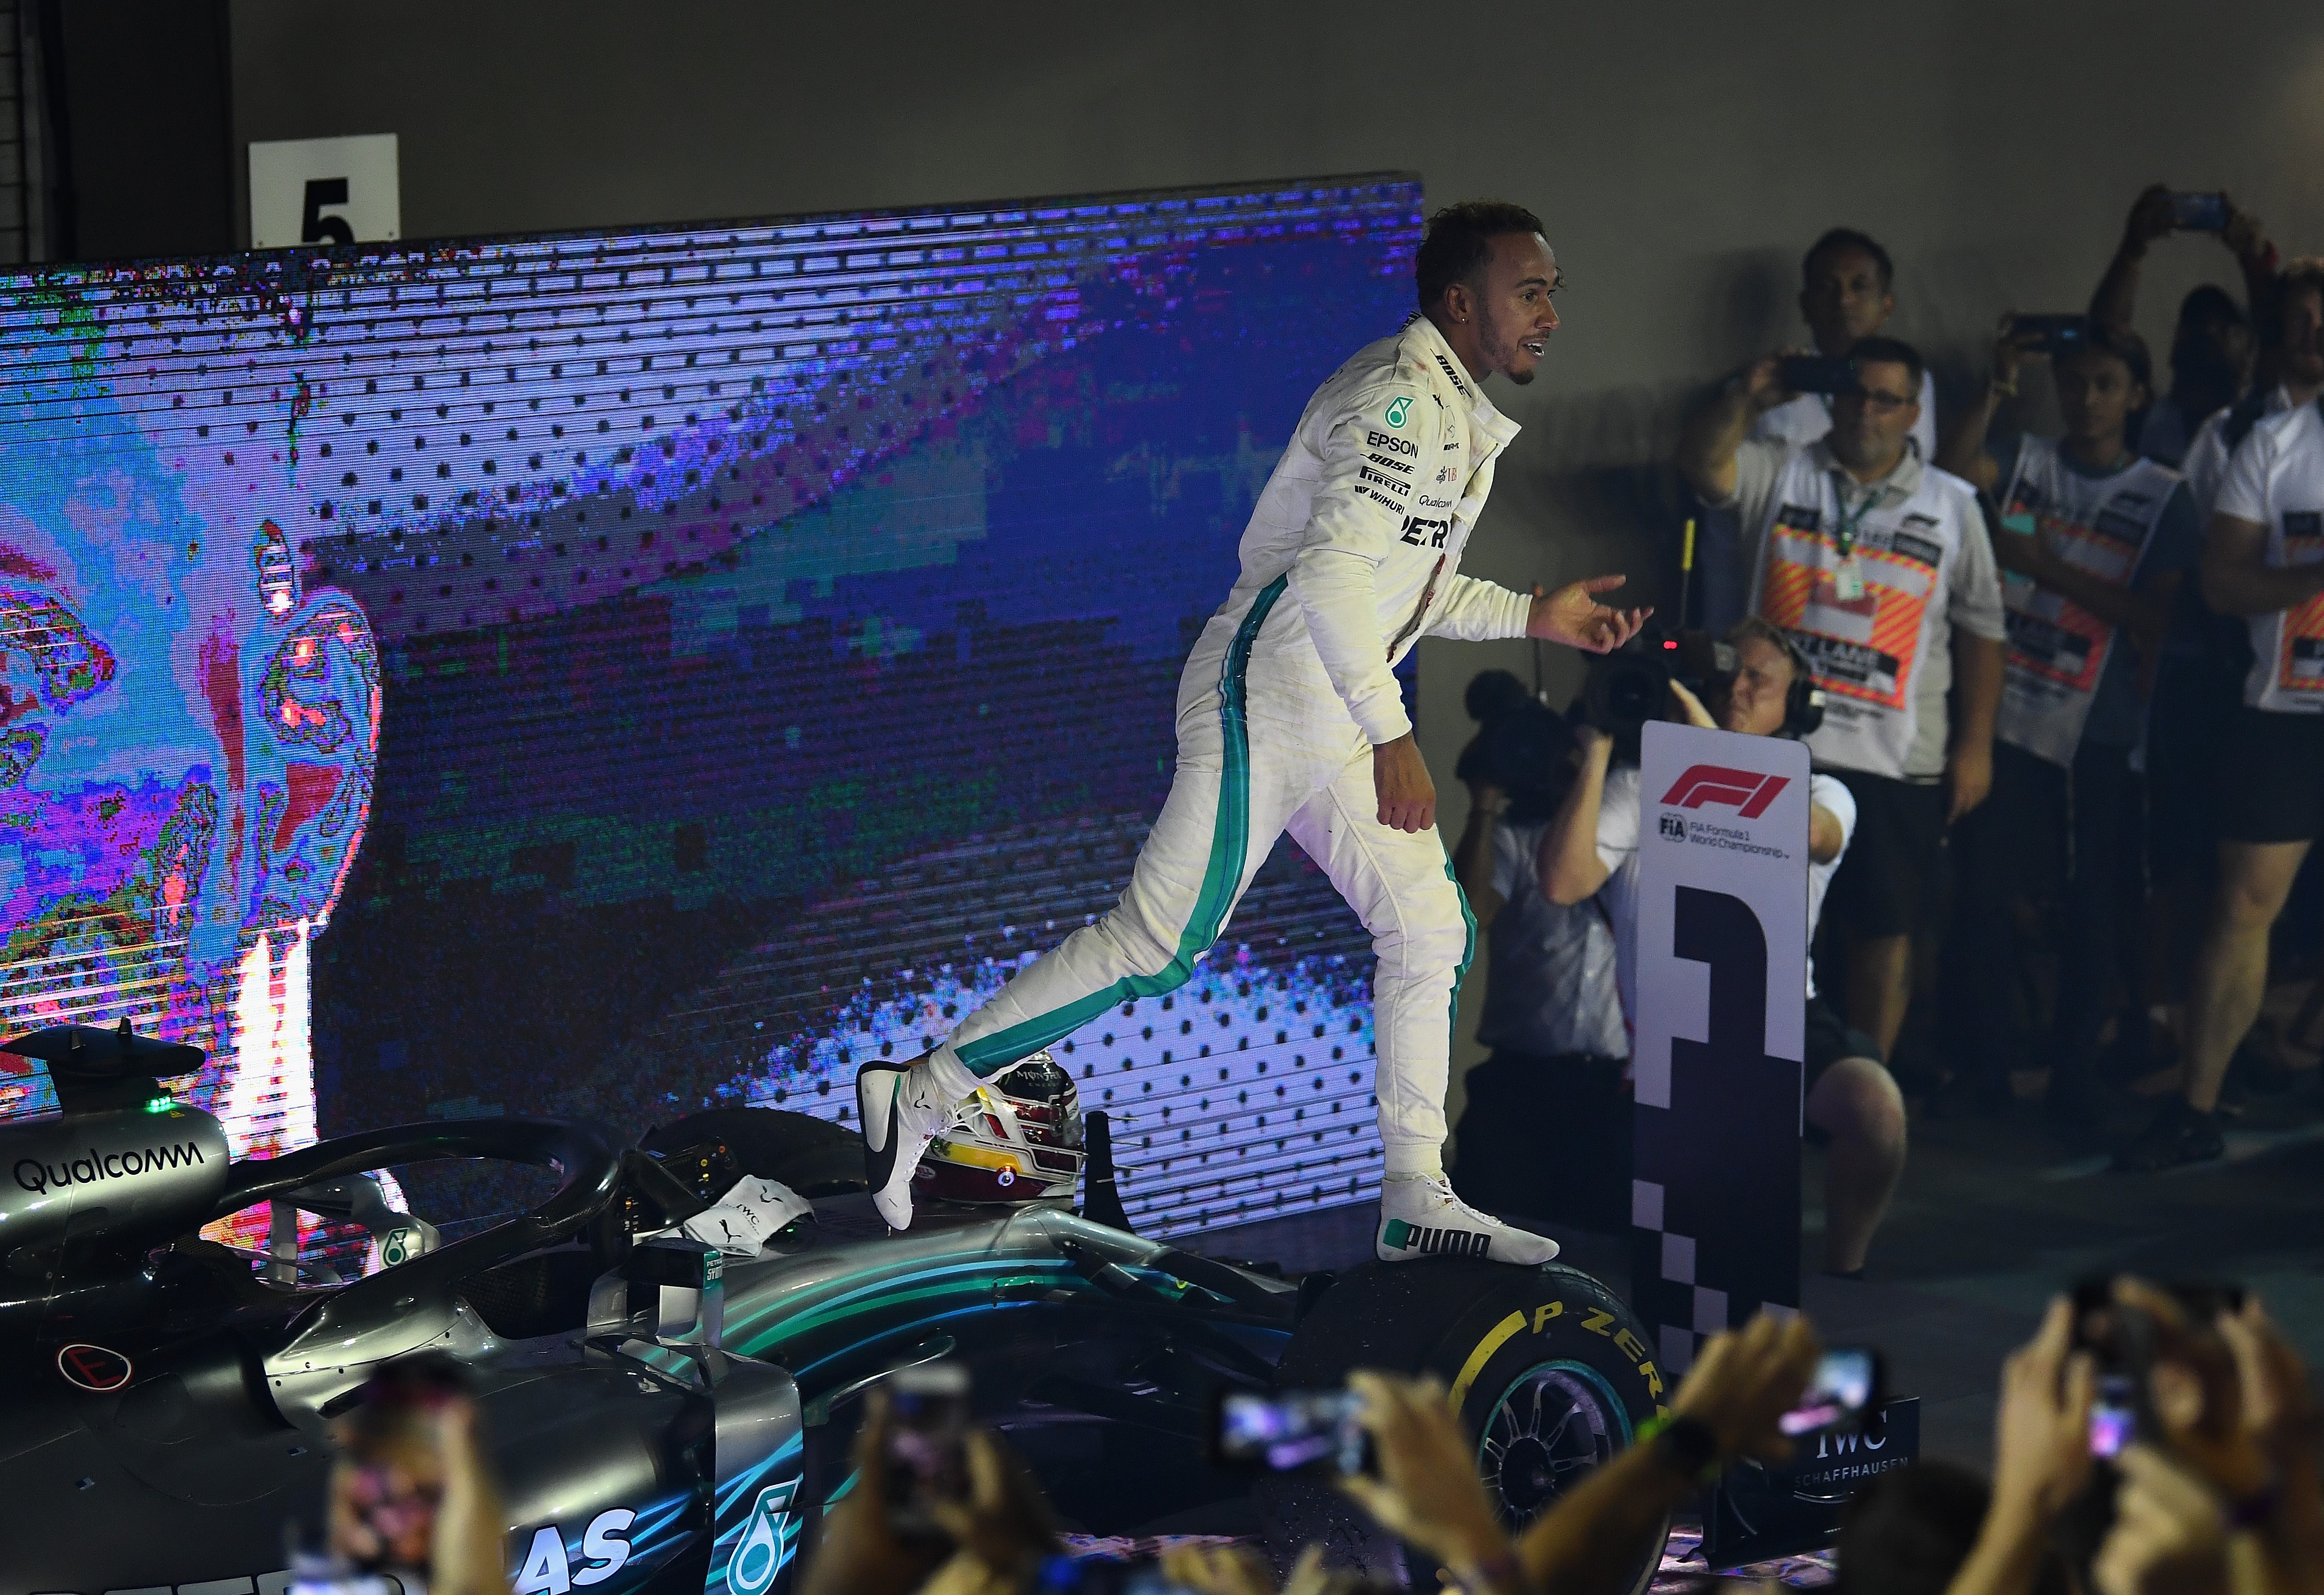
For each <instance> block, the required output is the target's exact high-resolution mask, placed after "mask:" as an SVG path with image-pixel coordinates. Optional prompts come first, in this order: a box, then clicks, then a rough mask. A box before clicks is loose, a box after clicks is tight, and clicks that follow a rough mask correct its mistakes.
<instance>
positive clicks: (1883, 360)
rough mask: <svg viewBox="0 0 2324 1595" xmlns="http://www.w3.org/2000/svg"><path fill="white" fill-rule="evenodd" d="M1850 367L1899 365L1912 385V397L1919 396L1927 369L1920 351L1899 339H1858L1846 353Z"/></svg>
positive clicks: (1916, 397)
mask: <svg viewBox="0 0 2324 1595" xmlns="http://www.w3.org/2000/svg"><path fill="white" fill-rule="evenodd" d="M1848 363H1849V364H1850V365H1857V366H1863V365H1870V364H1876V363H1877V364H1881V365H1901V366H1903V367H1904V377H1905V380H1906V381H1907V382H1909V383H1911V384H1912V387H1913V397H1914V398H1915V399H1918V398H1919V397H1920V396H1921V373H1923V371H1926V370H1927V369H1928V367H1927V366H1926V365H1925V364H1923V362H1922V360H1921V351H1920V350H1918V349H1916V348H1914V346H1912V345H1910V344H1908V343H1906V342H1905V341H1904V339H1903V338H1900V337H1860V338H1858V339H1857V340H1856V346H1855V347H1854V348H1852V349H1850V350H1849V352H1848Z"/></svg>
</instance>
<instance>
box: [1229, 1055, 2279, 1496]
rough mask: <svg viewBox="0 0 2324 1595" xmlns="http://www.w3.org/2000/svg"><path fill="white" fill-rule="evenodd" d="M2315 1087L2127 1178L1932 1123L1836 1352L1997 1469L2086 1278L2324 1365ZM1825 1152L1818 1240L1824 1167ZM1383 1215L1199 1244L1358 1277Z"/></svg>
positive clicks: (1812, 1163) (2028, 1138) (1581, 1236)
mask: <svg viewBox="0 0 2324 1595" xmlns="http://www.w3.org/2000/svg"><path fill="white" fill-rule="evenodd" d="M2311 1056H2312V1055H2311ZM2297 1061H2301V1062H2305V1061H2306V1060H2305V1059H2300V1060H2297ZM2296 1079H2297V1081H2298V1084H2297V1085H2296V1086H2295V1088H2294V1089H2293V1090H2292V1092H2291V1093H2288V1094H2285V1095H2282V1096H2273V1097H2266V1096H2262V1097H2255V1098H2253V1099H2252V1101H2251V1102H2250V1105H2249V1106H2248V1108H2247V1109H2246V1111H2245V1112H2244V1114H2243V1115H2242V1117H2241V1118H2240V1119H2238V1120H2235V1121H2233V1122H2232V1124H2231V1127H2230V1128H2229V1129H2228V1133H2227V1142H2228V1149H2227V1158H2226V1160H2225V1161H2223V1162H2221V1163H2216V1164H2210V1165H2207V1166H2199V1167H2195V1168H2190V1169H2184V1170H2180V1171H2178V1172H2175V1173H2172V1174H2169V1175H2163V1176H2123V1175H2115V1174H2111V1173H2108V1172H2107V1171H2106V1157H2105V1155H2104V1153H2103V1152H2102V1151H2098V1150H2095V1149H2093V1148H2089V1147H2084V1148H2076V1147H2073V1146H2070V1145H2068V1144H2065V1143H2063V1142H2061V1140H2060V1139H2057V1138H2056V1137H2054V1136H2052V1135H2051V1134H2049V1133H2048V1132H2047V1131H2045V1130H2044V1129H2042V1128H2041V1127H2040V1126H2039V1125H2038V1124H2037V1122H2036V1121H2035V1120H2034V1117H2033V1113H2032V1111H2031V1110H2030V1109H2027V1108H2024V1107H2022V1106H2021V1108H2020V1110H2019V1111H2016V1112H2015V1113H2013V1114H2012V1115H2011V1116H2010V1117H2009V1118H2008V1119H2006V1120H2004V1121H2002V1122H1999V1123H1990V1122H1986V1121H1983V1120H1950V1119H1948V1120H1928V1119H1926V1118H1924V1117H1919V1116H1916V1118H1915V1120H1914V1125H1913V1131H1912V1134H1913V1147H1912V1153H1911V1158H1910V1161H1909V1163H1908V1164H1907V1166H1906V1169H1905V1174H1904V1185H1903V1187H1902V1189H1901V1190H1900V1191H1899V1193H1898V1195H1897V1200H1896V1204H1895V1209H1894V1210H1893V1212H1892V1213H1891V1215H1890V1217H1889V1221H1888V1222H1887V1225H1886V1228H1885V1229H1884V1230H1883V1231H1882V1233H1881V1236H1880V1238H1879V1240H1878V1241H1877V1243H1876V1245H1875V1247H1874V1250H1873V1254H1872V1260H1871V1266H1870V1268H1869V1269H1868V1270H1867V1277H1866V1278H1864V1279H1863V1280H1860V1281H1849V1280H1839V1279H1831V1278H1827V1277H1823V1276H1821V1275H1811V1276H1810V1277H1808V1278H1807V1279H1806V1281H1805V1282H1804V1291H1803V1303H1802V1305H1803V1307H1804V1308H1805V1309H1806V1311H1807V1313H1808V1314H1809V1315H1810V1316H1811V1317H1812V1319H1813V1320H1814V1321H1815V1323H1816V1325H1817V1327H1818V1328H1819V1329H1820V1330H1821V1332H1822V1333H1823V1336H1824V1339H1825V1341H1826V1342H1827V1343H1840V1342H1869V1343H1871V1344H1873V1345H1877V1346H1879V1347H1880V1348H1882V1349H1883V1350H1884V1351H1886V1353H1887V1356H1888V1362H1889V1369H1890V1377H1891V1381H1892V1384H1893V1385H1894V1387H1895V1390H1896V1392H1897V1393H1898V1394H1900V1395H1917V1396H1919V1397H1921V1399H1922V1404H1923V1405H1922V1420H1921V1421H1922V1452H1923V1455H1928V1456H1942V1457H1950V1458H1953V1459H1955V1460H1958V1461H1963V1462H1967V1463H1969V1464H1971V1465H1973V1466H1976V1467H1978V1468H1980V1469H1982V1468H1984V1467H1985V1466H1986V1465H1987V1461H1988V1460H1989V1458H1990V1454H1991V1435H1992V1429H1993V1413H1994V1399H1995V1392H1996V1389H1997V1384H1998V1380H1999V1375H2000V1368H2001V1362H2002V1359H2003V1358H2004V1357H2005V1356H2006V1354H2007V1353H2008V1352H2009V1351H2010V1350H2011V1349H2012V1348H2013V1347H2015V1346H2016V1345H2018V1344H2019V1343H2020V1342H2022V1341H2024V1339H2025V1338H2026V1337H2027V1336H2028V1335H2029V1334H2030V1333H2031V1332H2033V1327H2034V1324H2035V1323H2036V1322H2037V1321H2038V1320H2039V1318H2040V1316H2041V1314H2042V1310H2043V1305H2044V1304H2045V1303H2046V1302H2047V1301H2048V1299H2049V1297H2050V1296H2051V1295H2052V1294H2053V1293H2055V1292H2057V1291H2059V1290H2061V1289H2063V1288H2065V1287H2067V1286H2070V1285H2071V1284H2072V1283H2073V1282H2074V1281H2075V1280H2076V1279H2079V1278H2080V1277H2084V1276H2086V1275H2090V1274H2097V1273H2106V1272H2112V1271H2116V1270H2122V1269H2130V1270H2135V1271H2137V1272H2140V1273H2143V1274H2145V1275H2148V1276H2150V1277H2154V1278H2158V1279H2203V1280H2232V1281H2236V1282H2240V1283H2241V1284H2243V1285H2245V1286H2248V1287H2250V1288H2252V1289H2254V1290H2255V1291H2257V1292H2258V1293H2259V1294H2260V1295H2261V1296H2262V1297H2263V1299H2264V1300H2265V1301H2266V1302H2267V1304H2268V1305H2269V1307H2270V1309H2271V1310H2272V1311H2273V1313H2274V1314H2275V1315H2276V1317H2277V1318H2278V1319H2279V1320H2280V1321H2281V1322H2282V1323H2284V1324H2285V1325H2286V1326H2287V1327H2288V1329H2289V1330H2290V1331H2291V1332H2292V1335H2293V1337H2294V1338H2295V1340H2296V1341H2298V1343H2299V1344H2300V1346H2301V1350H2302V1351H2303V1352H2304V1354H2305V1355H2306V1356H2307V1357H2308V1359H2309V1361H2310V1365H2311V1366H2312V1367H2318V1368H2324V1089H2319V1074H2317V1073H2316V1072H2314V1071H2313V1070H2305V1071H2302V1072H2301V1073H2300V1074H2298V1075H2297V1076H2296ZM2137 1111H2138V1110H2137V1108H2136V1107H2135V1104H2131V1103H2127V1102H2126V1103H2125V1104H2123V1105H2122V1110H2121V1117H2122V1118H2123V1119H2124V1120H2125V1121H2126V1122H2135V1121H2136V1115H2137ZM1805 1156H1806V1157H1807V1161H1808V1168H1807V1179H1806V1182H1805V1189H1806V1190H1807V1191H1808V1193H1809V1194H1810V1202H1811V1211H1810V1212H1808V1213H1807V1214H1806V1215H1805V1223H1806V1227H1807V1229H1808V1230H1809V1231H1811V1232H1816V1231H1821V1227H1822V1219H1821V1213H1820V1212H1816V1211H1814V1207H1813V1204H1814V1203H1815V1202H1816V1201H1817V1194H1818V1193H1820V1192H1821V1188H1822V1171H1821V1166H1820V1159H1819V1157H1818V1156H1817V1154H1816V1153H1814V1152H1813V1151H1812V1150H1811V1151H1809V1152H1808V1153H1807V1154H1806V1155H1805ZM1373 1222H1374V1209H1373V1208H1372V1207H1371V1206H1370V1205H1369V1204H1366V1205H1364V1206H1361V1207H1352V1208H1341V1209H1336V1210H1333V1211H1330V1212H1321V1213H1311V1214H1304V1215H1301V1216H1298V1217H1294V1218H1285V1219H1277V1220H1270V1221H1268V1222H1263V1223H1257V1224H1250V1225H1244V1226H1241V1227H1239V1228H1236V1229H1232V1230H1222V1231H1213V1232H1211V1233H1210V1234H1208V1235H1206V1236H1205V1237H1203V1240H1202V1241H1201V1242H1200V1243H1198V1246H1197V1249H1200V1250H1203V1251H1205V1252H1208V1253H1210V1254H1212V1255H1213V1256H1218V1257H1235V1258H1272V1259H1274V1260H1277V1261H1279V1262H1280V1263H1282V1264H1283V1265H1284V1267H1285V1268H1287V1269H1291V1270H1293V1271H1302V1270H1306V1269H1312V1268H1344V1267H1347V1266H1350V1265H1351V1264H1353V1263H1356V1262H1360V1261H1361V1260H1363V1259H1364V1258H1367V1257H1369V1255H1370V1249H1371V1239H1372V1227H1373ZM1552 1232H1553V1233H1555V1234H1556V1235H1557V1238H1558V1239H1559V1240H1561V1241H1562V1242H1563V1244H1564V1247H1565V1254H1564V1257H1563V1259H1562V1260H1563V1261H1566V1262H1569V1263H1572V1265H1573V1266H1575V1267H1577V1268H1582V1269H1585V1270H1587V1271H1588V1272H1590V1273H1592V1274H1595V1275H1598V1276H1599V1277H1601V1278H1603V1279H1605V1280H1606V1281H1607V1282H1608V1283H1609V1284H1610V1285H1612V1286H1614V1287H1615V1288H1616V1289H1617V1290H1618V1291H1625V1290H1626V1287H1627V1285H1628V1259H1627V1257H1626V1253H1625V1249H1626V1246H1627V1239H1626V1238H1623V1237H1615V1236H1600V1235H1591V1234H1587V1233H1581V1232H1573V1231H1552ZM1807 1250H1808V1254H1809V1256H1810V1257H1811V1258H1812V1257H1813V1256H1814V1255H1815V1247H1814V1245H1813V1244H1812V1243H1811V1244H1810V1246H1809V1247H1808V1249H1807Z"/></svg>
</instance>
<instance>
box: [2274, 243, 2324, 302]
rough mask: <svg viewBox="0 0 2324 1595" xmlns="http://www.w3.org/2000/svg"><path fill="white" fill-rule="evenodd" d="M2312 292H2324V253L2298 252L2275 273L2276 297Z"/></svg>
mask: <svg viewBox="0 0 2324 1595" xmlns="http://www.w3.org/2000/svg"><path fill="white" fill-rule="evenodd" d="M2310 292H2313V293H2324V254H2296V255H2294V256H2292V258H2291V259H2290V260H2288V261H2286V262H2284V263H2283V269H2282V271H2280V272H2277V273H2276V274H2275V297H2276V298H2277V299H2278V300H2283V299H2286V298H2289V297H2290V296H2291V295H2292V294H2295V293H2310Z"/></svg>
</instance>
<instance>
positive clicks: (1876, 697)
mask: <svg viewBox="0 0 2324 1595" xmlns="http://www.w3.org/2000/svg"><path fill="white" fill-rule="evenodd" d="M1850 359H1851V362H1852V364H1853V365H1854V368H1855V369H1854V377H1855V387H1854V389H1853V391H1851V392H1844V393H1840V394H1839V395H1837V396H1835V398H1834V399H1833V401H1832V429H1831V434H1830V435H1829V436H1828V437H1826V438H1823V439H1821V441H1819V442H1816V443H1813V444H1810V445H1807V446H1805V447H1801V446H1799V445H1796V444H1780V443H1775V442H1770V441H1766V440H1765V439H1757V438H1746V437H1745V436H1744V434H1745V431H1746V429H1747V427H1748V418H1749V417H1750V416H1751V415H1752V414H1754V413H1763V412H1765V411H1766V410H1769V409H1771V408H1773V407H1774V406H1775V404H1777V403H1778V402H1781V401H1783V398H1784V393H1783V390H1782V386H1781V382H1780V378H1779V374H1778V369H1779V364H1780V363H1779V361H1778V360H1777V359H1776V358H1775V356H1772V355H1771V356H1769V357H1768V358H1767V359H1765V360H1762V361H1760V362H1759V363H1758V364H1756V365H1754V366H1753V367H1751V369H1750V370H1749V371H1748V373H1745V375H1744V377H1743V379H1742V383H1741V385H1740V390H1739V402H1737V403H1728V404H1724V405H1721V406H1717V407H1714V409H1713V410H1712V411H1710V412H1706V414H1705V415H1704V416H1701V417H1698V418H1697V419H1696V421H1695V423H1694V424H1693V425H1692V426H1691V427H1689V428H1688V429H1687V434H1686V437H1685V438H1683V440H1682V442H1681V443H1680V446H1679V457H1678V466H1679V470H1680V472H1681V474H1682V475H1684V476H1685V477H1686V479H1687V481H1688V483H1689V484H1691V485H1692V487H1693V488H1694V490H1695V492H1696V493H1699V494H1701V497H1702V499H1703V501H1704V502H1707V503H1710V504H1712V505H1714V506H1719V507H1729V506H1731V507H1732V508H1734V509H1735V510H1736V511H1737V512H1738V514H1739V515H1740V516H1741V523H1742V526H1743V528H1744V530H1745V534H1746V536H1745V549H1744V553H1745V567H1746V568H1747V569H1748V570H1750V571H1751V572H1752V573H1753V574H1752V577H1751V609H1752V613H1755V614H1757V615H1760V616H1762V617H1764V618H1766V620H1768V621H1771V622H1774V623H1775V625H1776V626H1778V627H1780V628H1782V629H1783V630H1784V631H1785V632H1788V633H1789V634H1790V636H1791V639H1792V641H1794V642H1795V643H1797V644H1798V645H1799V647H1800V648H1801V649H1802V650H1803V652H1804V653H1805V654H1806V656H1807V658H1808V660H1809V663H1810V664H1811V666H1812V668H1814V670H1815V672H1816V683H1817V685H1818V686H1819V687H1821V688H1822V689H1823V690H1824V691H1825V692H1826V693H1827V694H1829V695H1830V698H1831V703H1830V713H1829V714H1828V715H1826V716H1825V718H1824V722H1823V724H1822V726H1821V729H1820V730H1818V731H1817V732H1815V733H1813V734H1812V735H1811V736H1809V737H1808V738H1807V739H1806V742H1807V745H1808V751H1810V753H1812V755H1813V756H1814V759H1815V762H1816V765H1817V767H1818V768H1819V769H1823V770H1831V771H1832V772H1833V773H1835V774H1837V775H1838V776H1839V777H1840V779H1841V780H1842V781H1843V782H1845V783H1846V784H1847V786H1848V788H1849V791H1850V792H1851V793H1852V794H1853V795H1854V796H1855V798H1856V804H1857V812H1858V825H1859V827H1860V829H1859V832H1858V837H1857V840H1856V844H1855V846H1854V848H1853V849H1852V850H1851V852H1850V853H1849V860H1848V863H1847V865H1846V866H1845V867H1844V868H1842V869H1841V870H1840V873H1839V875H1838V877H1837V878H1836V879H1835V880H1834V881H1833V883H1832V892H1831V909H1832V918H1833V919H1834V921H1835V922H1836V923H1837V924H1838V926H1839V927H1840V930H1841V932H1842V933H1843V934H1844V937H1845V945H1846V949H1847V957H1848V977H1847V984H1848V991H1847V1001H1846V1003H1845V1005H1844V1011H1845V1012H1846V1014H1847V1018H1848V1022H1849V1024H1851V1025H1853V1026H1854V1027H1856V1028H1858V1030H1860V1031H1862V1032H1863V1033H1864V1034H1866V1035H1867V1036H1869V1037H1872V1039H1873V1040H1874V1041H1875V1042H1877V1044H1878V1047H1879V1056H1881V1057H1882V1058H1883V1059H1886V1058H1887V1057H1888V1056H1890V1054H1891V1053H1892V1051H1893V1049H1894V1048H1895V1045H1896V1035H1897V1032H1898V1031H1899V1030H1900V1029H1902V1028H1903V1027H1904V1010H1905V1007H1906V1005H1907V1003H1908V1002H1909V1000H1910V999H1911V996H1912V947H1913V937H1914V935H1915V934H1916V933H1918V932H1919V931H1920V930H1921V929H1922V928H1923V905H1924V904H1925V903H1927V902H1930V901H1932V900H1933V899H1934V897H1935V875H1936V871H1937V868H1938V864H1939V861H1940V859H1941V856H1942V852H1943V847H1944V837H1945V828H1946V826H1947V825H1950V823H1951V822H1952V821H1954V820H1958V819H1960V817H1961V816H1963V815H1966V814H1968V813H1969V811H1970V810H1971V809H1973V808H1975V807H1977V806H1978V804H1979V803H1981V802H1983V801H1984V800H1985V794H1986V788H1987V786H1988V785H1990V783H1991V780H1992V774H1993V721H1994V714H1995V711H1996V709H1997V706H1998V705H1999V703H2000V700H2001V680H2002V640H2003V637H2004V635H2005V632H2004V629H2003V614H2002V606H2001V587H2000V582H1999V578H1998V576H1997V574H1996V572H1995V569H1994V564H1993V548H1992V544H1991V542H1990V541H1989V540H1988V539H1987V536H1986V534H1985V528H1984V521H1983V517H1982V515H1981V514H1980V512H1978V507H1977V495H1976V490H1975V489H1973V488H1971V487H1970V486H1969V484H1968V483H1966V482H1963V481H1962V480H1961V479H1960V477H1958V476H1955V475H1951V474H1950V473H1949V472H1946V471H1943V470H1941V469H1938V468H1937V467H1936V466H1930V465H1924V464H1923V462H1922V457H1921V456H1920V455H1919V453H1918V452H1917V451H1916V450H1915V448H1914V447H1913V444H1912V437H1913V434H1914V429H1915V428H1916V427H1918V426H1919V424H1920V421H1921V416H1922V408H1923V407H1922V401H1920V400H1919V399H1916V398H1915V397H1914V395H1915V394H1917V393H1920V392H1923V375H1924V373H1923V368H1922V363H1921V356H1920V355H1919V354H1918V353H1917V352H1915V351H1914V348H1913V347H1912V346H1911V345H1909V344H1904V343H1900V342H1898V341H1896V340H1895V339H1894V338H1886V337H1871V338H1866V339H1864V340H1862V341H1861V342H1859V343H1858V344H1857V345H1856V346H1855V348H1854V350H1853V352H1852V354H1851V355H1850ZM1956 673H1958V674H1959V677H1960V690H1959V692H1958V693H1955V694H1953V696H1954V697H1955V698H1956V699H1957V702H1956V704H1955V717H1954V719H1953V721H1952V723H1951V725H1950V740H1949V739H1948V721H1947V713H1946V700H1947V695H1948V694H1949V693H1951V692H1952V688H1953V685H1954V679H1953V678H1954V676H1955V674H1956Z"/></svg>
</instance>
